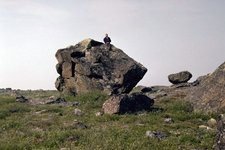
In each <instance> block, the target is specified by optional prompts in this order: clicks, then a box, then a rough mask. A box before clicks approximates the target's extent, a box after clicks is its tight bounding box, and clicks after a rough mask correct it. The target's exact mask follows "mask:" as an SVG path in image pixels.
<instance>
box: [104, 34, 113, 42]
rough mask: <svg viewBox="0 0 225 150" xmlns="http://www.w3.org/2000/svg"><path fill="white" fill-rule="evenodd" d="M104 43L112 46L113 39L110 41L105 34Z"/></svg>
mask: <svg viewBox="0 0 225 150" xmlns="http://www.w3.org/2000/svg"><path fill="white" fill-rule="evenodd" d="M103 41H104V42H105V44H110V42H111V39H110V37H109V36H108V34H107V33H106V34H105V38H104V39H103Z"/></svg>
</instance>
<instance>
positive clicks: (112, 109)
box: [102, 94, 154, 114]
mask: <svg viewBox="0 0 225 150" xmlns="http://www.w3.org/2000/svg"><path fill="white" fill-rule="evenodd" d="M153 104H154V100H152V99H150V98H149V97H147V96H145V95H142V94H132V95H127V94H122V95H115V96H111V97H110V98H109V99H108V100H107V101H106V102H105V103H104V104H103V107H102V109H103V112H104V113H105V114H124V113H132V112H138V111H142V110H146V111H148V110H150V109H151V106H152V105H153Z"/></svg>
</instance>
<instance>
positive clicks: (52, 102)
mask: <svg viewBox="0 0 225 150" xmlns="http://www.w3.org/2000/svg"><path fill="white" fill-rule="evenodd" d="M62 103H64V104H65V103H66V100H65V99H64V98H57V99H50V100H48V101H47V102H46V103H45V104H62Z"/></svg>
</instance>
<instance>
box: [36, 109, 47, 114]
mask: <svg viewBox="0 0 225 150" xmlns="http://www.w3.org/2000/svg"><path fill="white" fill-rule="evenodd" d="M46 111H47V110H46V109H43V110H40V111H37V112H35V114H42V113H44V112H46Z"/></svg>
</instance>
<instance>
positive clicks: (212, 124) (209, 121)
mask: <svg viewBox="0 0 225 150" xmlns="http://www.w3.org/2000/svg"><path fill="white" fill-rule="evenodd" d="M207 124H208V126H209V127H211V128H215V127H216V125H217V121H216V119H214V118H211V119H209V120H208V122H207Z"/></svg>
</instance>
